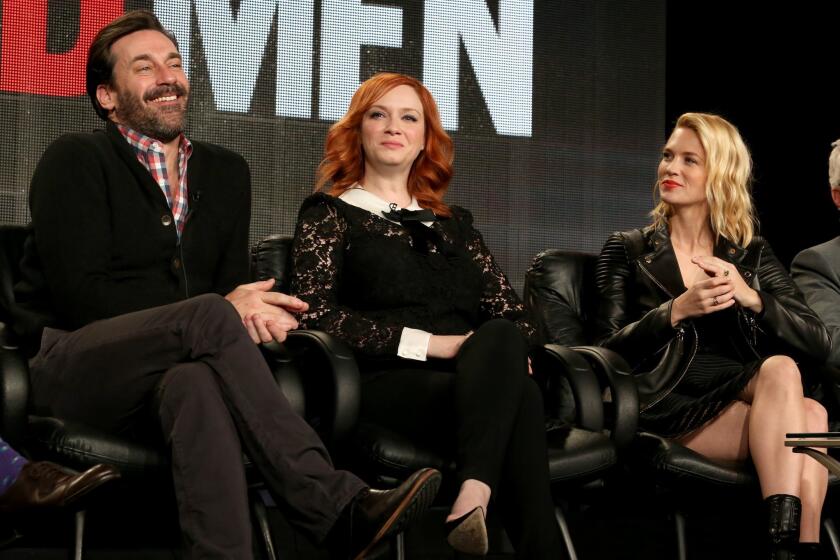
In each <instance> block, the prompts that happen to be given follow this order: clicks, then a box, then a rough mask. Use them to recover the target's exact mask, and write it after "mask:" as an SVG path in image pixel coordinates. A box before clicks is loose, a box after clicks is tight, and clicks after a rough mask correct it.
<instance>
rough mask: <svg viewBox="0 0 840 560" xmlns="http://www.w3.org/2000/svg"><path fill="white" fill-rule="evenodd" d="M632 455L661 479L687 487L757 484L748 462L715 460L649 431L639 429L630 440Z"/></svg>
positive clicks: (728, 486) (704, 487)
mask: <svg viewBox="0 0 840 560" xmlns="http://www.w3.org/2000/svg"><path fill="white" fill-rule="evenodd" d="M632 447H633V448H632V455H633V457H634V459H636V460H639V461H644V462H645V463H646V464H647V465H649V466H650V467H653V468H652V469H651V470H652V471H653V473H655V475H656V476H657V479H658V481H659V482H661V483H665V484H667V485H669V486H673V487H684V488H686V489H691V488H692V487H693V486H695V485H697V489H709V488H710V485H711V486H718V487H721V488H735V487H742V488H750V487H752V488H756V489H757V488H758V477H757V476H756V473H755V469H754V468H753V467H752V464H750V463H746V464H739V463H730V464H723V463H717V462H714V461H712V460H710V459H707V458H706V457H704V456H703V455H700V454H699V453H697V452H696V451H692V450H691V449H689V448H687V447H684V446H682V445H680V444H678V443H675V442H673V441H670V440H668V439H666V438H664V437H662V436H658V435H656V434H652V433H649V432H639V435H638V437H637V438H636V441H635V442H633V446H632Z"/></svg>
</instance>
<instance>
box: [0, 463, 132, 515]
mask: <svg viewBox="0 0 840 560" xmlns="http://www.w3.org/2000/svg"><path fill="white" fill-rule="evenodd" d="M119 477H120V473H119V471H118V470H117V469H116V467H112V466H111V465H101V464H100V465H96V466H94V467H91V468H89V469H88V470H86V471H85V472H83V473H75V472H73V471H70V470H67V469H65V468H63V467H60V466H59V465H56V464H55V463H50V462H48V461H39V462H35V463H27V464H26V465H24V466H23V469H21V471H20V475H19V476H18V478H17V480H15V482H14V483H13V484H12V485H11V486H10V487H9V489H8V490H6V492H5V493H4V494H3V495H2V496H0V512H3V513H7V512H12V511H25V510H29V509H35V508H57V507H63V506H66V505H68V504H71V503H72V502H75V501H76V500H78V499H79V498H81V497H82V496H84V495H86V494H88V493H90V492H91V491H92V490H95V489H96V488H99V487H100V486H102V485H103V484H105V483H106V482H108V481H110V480H114V479H116V478H119Z"/></svg>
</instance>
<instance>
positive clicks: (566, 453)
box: [354, 422, 617, 484]
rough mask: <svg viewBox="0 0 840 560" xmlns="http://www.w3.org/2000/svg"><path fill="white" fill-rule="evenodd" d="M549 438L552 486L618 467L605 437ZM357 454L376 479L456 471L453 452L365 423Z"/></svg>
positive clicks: (570, 434)
mask: <svg viewBox="0 0 840 560" xmlns="http://www.w3.org/2000/svg"><path fill="white" fill-rule="evenodd" d="M546 437H547V443H548V463H549V473H550V477H551V482H552V484H554V483H558V484H562V483H564V482H574V483H575V484H580V483H585V482H587V481H589V480H593V479H595V478H598V477H599V476H600V475H601V474H602V473H604V472H605V471H606V470H608V469H609V468H610V467H612V466H614V465H615V464H616V461H617V456H616V450H615V446H614V445H613V444H612V441H611V440H610V438H609V437H608V436H607V435H605V434H603V433H600V432H591V431H588V430H583V429H580V428H572V427H568V426H563V427H557V428H553V429H551V430H549V431H548V432H547V434H546ZM354 451H355V453H356V455H361V456H362V460H363V461H365V463H366V464H365V465H363V466H362V467H361V468H362V469H363V470H364V471H365V472H371V473H374V474H375V476H377V477H383V476H384V477H387V478H393V479H396V480H403V479H405V477H406V476H408V475H409V474H410V473H412V472H414V471H415V470H417V469H419V468H422V467H434V468H436V469H439V470H441V471H442V472H444V473H445V474H446V473H449V474H453V473H454V472H455V469H456V465H455V461H454V460H453V459H449V458H447V457H451V456H452V455H453V454H454V450H450V451H449V453H447V454H444V453H443V452H441V451H440V450H433V449H429V448H428V447H423V446H420V445H417V444H416V443H414V442H412V441H411V440H409V439H408V438H406V437H404V436H402V435H400V434H398V433H395V432H393V431H391V430H389V429H387V428H383V427H381V426H378V425H376V424H371V423H366V422H363V423H361V424H360V425H359V428H358V430H357V431H356V434H355V437H354Z"/></svg>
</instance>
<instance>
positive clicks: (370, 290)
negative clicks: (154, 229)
mask: <svg viewBox="0 0 840 560" xmlns="http://www.w3.org/2000/svg"><path fill="white" fill-rule="evenodd" d="M325 154H326V155H325V158H324V161H323V162H322V163H321V166H320V168H319V171H318V183H317V187H316V188H317V190H321V189H323V188H324V187H325V186H327V185H328V184H329V194H325V193H323V192H319V193H316V194H314V195H312V196H311V197H309V198H308V199H307V200H306V201H305V202H304V203H303V207H302V208H301V211H300V217H299V220H298V225H297V231H296V238H295V245H294V249H293V256H292V258H293V261H294V266H293V269H294V276H293V278H292V292H293V293H295V294H297V295H298V297H300V298H301V299H303V300H305V301H307V302H308V303H309V311H308V312H307V313H305V314H304V315H303V317H302V324H303V325H304V326H305V327H307V328H317V329H321V330H324V331H327V332H329V333H331V334H333V335H336V336H338V337H339V338H341V339H343V340H344V341H346V342H347V343H349V344H350V345H351V346H352V347H353V349H354V350H355V352H356V356H357V358H358V360H359V365H360V369H361V371H362V374H363V381H362V405H361V415H362V418H363V419H365V420H369V421H372V422H375V423H377V424H379V425H384V426H387V427H389V428H391V429H393V430H394V431H397V432H399V433H402V434H403V435H405V436H408V437H410V438H411V439H413V440H415V441H418V442H422V443H428V445H430V446H434V448H437V449H441V448H442V447H443V448H446V449H451V450H452V452H453V453H454V455H455V457H456V460H457V475H458V478H459V480H458V482H459V483H460V492H459V494H458V496H457V498H456V499H455V502H454V504H453V506H452V510H451V512H450V515H449V517H448V519H447V521H448V522H449V523H448V528H449V531H450V532H449V539H448V540H449V543H450V544H451V545H452V546H453V547H454V548H456V549H458V550H460V551H462V552H466V553H471V554H485V553H486V552H487V537H486V531H485V526H484V516H485V514H486V512H487V507H488V504H489V502H490V499H491V497H492V498H493V503H494V507H498V508H499V511H500V513H501V515H502V519H503V522H504V524H505V527H506V529H507V531H508V534H509V536H510V537H511V540H512V541H513V543H514V546H515V548H516V549H517V554H518V557H520V558H552V559H556V558H560V557H562V556H563V550H562V545H561V539H560V532H559V528H558V527H557V524H556V522H555V521H554V516H553V505H552V503H551V498H550V491H549V477H548V466H547V456H546V445H545V432H544V424H543V416H542V411H543V406H542V401H541V396H540V393H539V390H538V389H537V386H536V384H535V383H533V381H532V380H531V378H530V377H529V376H528V339H529V337H530V336H531V335H532V334H533V329H532V327H531V326H530V325H529V324H528V322H527V321H526V319H525V313H524V310H523V306H522V304H521V302H520V300H519V299H518V297H517V295H516V293H515V292H514V291H513V289H512V288H511V286H510V284H509V283H508V281H507V279H506V278H505V276H504V273H502V271H501V270H500V269H499V267H498V266H497V265H496V263H495V261H494V260H493V256H492V255H491V254H490V251H488V249H487V247H486V246H485V245H484V242H483V240H482V238H481V234H479V233H478V231H476V230H475V229H474V228H473V226H472V217H471V215H470V213H469V212H468V211H466V210H464V209H462V208H459V207H456V206H447V205H446V204H445V203H444V202H443V195H444V193H445V192H446V189H447V186H448V184H449V180H450V178H451V176H452V140H451V139H450V138H449V136H448V135H447V134H446V132H445V131H444V130H443V127H442V126H441V123H440V117H439V116H438V111H437V106H436V105H435V101H434V99H433V98H432V96H431V94H430V93H429V92H428V90H426V88H425V87H424V86H423V85H422V84H421V83H420V82H418V81H417V80H415V79H414V78H411V77H408V76H403V75H400V74H377V75H376V76H374V77H372V78H371V79H369V80H367V81H366V82H365V83H364V84H362V85H361V87H360V88H359V90H358V91H357V92H356V94H355V95H354V96H353V99H352V101H351V102H350V108H349V109H348V111H347V114H346V115H344V117H343V118H342V119H341V120H340V121H338V122H337V123H336V124H335V125H333V127H332V128H331V129H330V132H329V135H328V136H327V141H326V148H325Z"/></svg>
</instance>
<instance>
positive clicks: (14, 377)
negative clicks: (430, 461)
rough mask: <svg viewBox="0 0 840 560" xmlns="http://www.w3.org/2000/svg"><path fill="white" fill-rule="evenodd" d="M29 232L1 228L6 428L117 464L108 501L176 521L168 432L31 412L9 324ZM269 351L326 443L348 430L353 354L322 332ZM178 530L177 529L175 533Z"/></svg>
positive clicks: (56, 449) (1, 386)
mask: <svg viewBox="0 0 840 560" xmlns="http://www.w3.org/2000/svg"><path fill="white" fill-rule="evenodd" d="M26 233H27V232H26V228H24V227H20V226H0V249H1V250H0V433H2V434H3V437H4V438H6V440H7V441H8V442H10V443H12V444H13V445H15V446H16V447H19V448H21V449H23V450H24V451H25V452H26V453H27V454H29V455H31V456H33V457H36V458H38V459H44V460H52V461H56V462H58V463H61V464H64V465H67V466H70V467H73V468H76V469H79V470H83V469H86V468H88V467H90V466H92V465H93V464H95V463H100V462H105V463H109V464H113V465H115V466H117V467H119V468H120V470H121V472H122V474H123V477H122V480H121V481H120V483H119V484H115V485H113V490H112V492H111V493H112V494H113V496H111V498H113V499H109V500H108V502H109V503H110V504H111V505H112V507H114V508H120V507H125V506H120V505H119V504H125V503H130V504H131V509H132V510H135V509H138V508H140V509H142V508H147V509H148V510H149V511H148V515H149V517H150V518H156V517H160V516H161V512H170V513H171V515H170V517H171V519H172V521H173V522H176V521H177V517H176V515H175V502H174V492H173V490H172V484H171V474H170V468H169V458H168V453H167V452H166V449H165V447H164V446H163V444H162V441H163V440H162V438H160V439H158V438H156V437H154V434H152V435H151V437H150V438H149V439H148V441H138V440H136V439H127V438H125V437H120V436H116V435H113V434H107V433H104V432H102V431H100V430H96V429H94V428H92V427H90V426H86V425H83V424H79V423H74V422H67V421H64V420H62V419H59V418H52V417H45V416H38V415H35V414H33V411H32V410H31V408H30V397H29V372H28V365H27V361H26V359H25V357H24V356H23V353H22V352H21V351H20V350H19V348H18V347H17V345H16V342H15V340H14V335H13V333H12V332H11V329H9V328H8V327H7V325H9V324H11V315H10V313H9V311H8V310H9V309H11V305H12V304H13V302H14V295H13V287H14V284H15V282H16V281H17V280H18V275H19V274H18V273H19V268H18V263H19V261H20V257H21V253H22V247H23V242H24V239H25V238H26ZM264 254H265V253H260V252H258V251H256V252H255V253H254V271H255V272H259V271H261V270H262V269H263V268H265V267H268V266H269V262H268V261H264V260H261V257H262V256H264ZM272 270H274V269H272ZM264 353H265V355H266V359H267V360H268V361H269V363H270V365H271V367H272V371H273V372H274V375H275V378H276V379H277V381H278V383H279V384H280V386H281V388H282V390H283V392H284V394H285V395H286V396H287V397H288V399H289V401H290V402H291V403H292V405H293V406H294V407H295V409H296V410H297V411H298V412H299V413H300V414H302V415H303V416H304V417H305V418H307V420H309V421H310V422H311V423H312V424H313V425H314V426H315V428H316V429H317V431H318V432H319V434H320V435H321V437H322V438H323V439H324V440H325V441H327V442H330V441H335V440H337V439H340V438H341V437H344V436H345V435H346V434H347V433H348V432H349V430H350V429H351V428H352V426H353V425H354V423H355V419H356V418H355V415H356V412H357V409H358V397H355V398H354V397H353V395H352V391H353V390H355V389H356V388H357V386H358V381H357V378H358V370H357V369H356V366H355V362H354V361H353V360H352V356H351V354H350V353H349V352H348V351H347V350H346V349H345V348H343V347H342V345H341V344H340V343H339V342H338V341H335V340H333V339H331V338H330V337H327V336H326V335H324V334H323V333H318V332H312V331H296V332H293V333H290V334H289V338H288V340H287V341H286V343H285V344H283V345H279V344H273V345H266V348H265V349H264ZM303 372H305V373H306V375H303ZM348 391H349V392H348ZM243 460H244V462H245V466H246V474H247V476H248V481H249V491H250V492H251V496H250V502H251V507H252V515H253V518H254V520H255V525H256V527H255V529H256V530H257V532H258V534H259V536H260V537H261V540H262V548H261V550H260V553H261V554H262V555H264V556H265V557H267V558H269V559H274V558H276V552H275V545H274V543H273V540H272V535H271V531H270V530H269V526H268V517H267V514H266V509H265V505H264V500H263V499H262V495H263V493H262V489H263V485H262V482H261V477H260V476H259V473H258V472H257V471H256V469H254V468H252V466H251V464H250V460H249V459H248V457H247V456H244V457H243ZM161 489H163V490H161ZM84 523H85V513H84V512H79V513H78V514H77V515H76V531H75V542H74V556H75V558H81V557H82V552H83V540H82V537H83V533H84ZM176 534H177V532H173V537H174V536H175V535H176Z"/></svg>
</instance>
